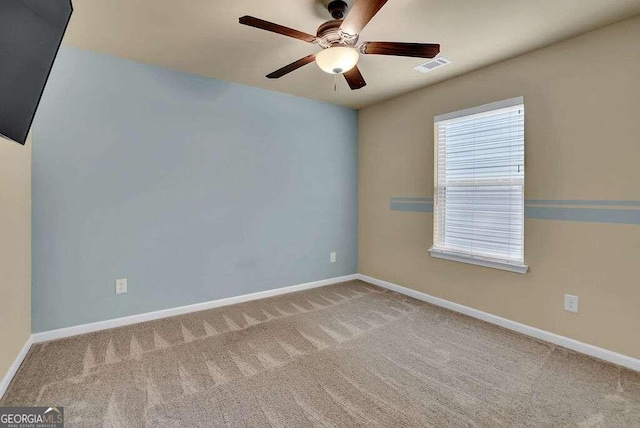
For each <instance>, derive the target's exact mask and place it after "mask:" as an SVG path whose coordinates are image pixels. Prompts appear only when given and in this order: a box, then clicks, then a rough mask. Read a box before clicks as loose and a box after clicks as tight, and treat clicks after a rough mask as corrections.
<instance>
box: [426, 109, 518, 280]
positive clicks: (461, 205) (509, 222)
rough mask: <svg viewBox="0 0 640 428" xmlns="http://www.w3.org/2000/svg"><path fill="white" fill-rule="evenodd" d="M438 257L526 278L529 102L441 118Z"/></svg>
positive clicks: (436, 222) (438, 120)
mask: <svg viewBox="0 0 640 428" xmlns="http://www.w3.org/2000/svg"><path fill="white" fill-rule="evenodd" d="M434 123H435V126H434V128H435V151H434V153H435V189H434V192H435V194H434V209H433V213H434V215H433V247H431V249H430V250H429V252H430V253H431V255H432V256H433V257H438V258H444V259H448V260H455V261H460V262H466V263H472V264H476V265H481V266H487V267H495V268H498V269H505V270H510V271H514V272H519V273H525V272H526V271H527V266H525V264H524V99H523V98H522V97H519V98H513V99H510V100H506V101H500V102H497V103H492V104H487V105H483V106H480V107H476V108H471V109H467V110H462V111H459V112H455V113H449V114H444V115H440V116H436V117H435V119H434Z"/></svg>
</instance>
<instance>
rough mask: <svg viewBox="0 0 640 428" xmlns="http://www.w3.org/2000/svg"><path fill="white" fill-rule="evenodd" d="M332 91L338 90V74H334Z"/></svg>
mask: <svg viewBox="0 0 640 428" xmlns="http://www.w3.org/2000/svg"><path fill="white" fill-rule="evenodd" d="M333 92H338V75H337V74H335V75H334V78H333Z"/></svg>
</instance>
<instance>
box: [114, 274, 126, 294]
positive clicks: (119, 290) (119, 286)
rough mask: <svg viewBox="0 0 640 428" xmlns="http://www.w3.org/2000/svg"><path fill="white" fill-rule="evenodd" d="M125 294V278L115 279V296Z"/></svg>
mask: <svg viewBox="0 0 640 428" xmlns="http://www.w3.org/2000/svg"><path fill="white" fill-rule="evenodd" d="M126 292H127V278H123V279H116V294H124V293H126Z"/></svg>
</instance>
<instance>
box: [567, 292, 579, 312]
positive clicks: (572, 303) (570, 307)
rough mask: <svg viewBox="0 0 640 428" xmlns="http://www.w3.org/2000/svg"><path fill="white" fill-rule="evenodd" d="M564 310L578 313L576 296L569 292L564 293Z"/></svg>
mask: <svg viewBox="0 0 640 428" xmlns="http://www.w3.org/2000/svg"><path fill="white" fill-rule="evenodd" d="M564 310H565V311H569V312H573V313H576V314H577V313H578V296H572V295H571V294H565V295H564Z"/></svg>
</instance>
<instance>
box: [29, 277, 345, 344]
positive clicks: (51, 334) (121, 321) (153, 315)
mask: <svg viewBox="0 0 640 428" xmlns="http://www.w3.org/2000/svg"><path fill="white" fill-rule="evenodd" d="M354 279H357V274H353V275H346V276H338V277H335V278H329V279H323V280H320V281H314V282H308V283H306V284H298V285H292V286H289V287H282V288H276V289H274V290H266V291H259V292H257V293H251V294H243V295H241V296H235V297H228V298H225V299H219V300H211V301H209V302H203V303H196V304H193V305H188V306H179V307H176V308H169V309H163V310H160V311H155V312H147V313H144V314H138V315H130V316H127V317H122V318H114V319H110V320H105V321H98V322H93V323H90V324H81V325H76V326H72V327H66V328H60V329H57V330H49V331H43V332H40V333H34V334H33V335H32V338H33V343H40V342H47V341H49V340H55V339H61V338H64V337H70V336H76V335H78V334H85V333H92V332H94V331H100V330H107V329H110V328H116V327H122V326H125V325H130V324H137V323H140V322H145V321H151V320H156V319H159V318H166V317H173V316H176V315H182V314H187V313H190V312H197V311H204V310H206V309H212V308H218V307H220V306H227V305H235V304H237V303H243V302H248V301H251V300H258V299H264V298H267V297H273V296H278V295H281V294H287V293H293V292H296V291H302V290H308V289H310V288H316V287H322V286H325V285H331V284H337V283H339V282H345V281H352V280H354Z"/></svg>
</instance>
